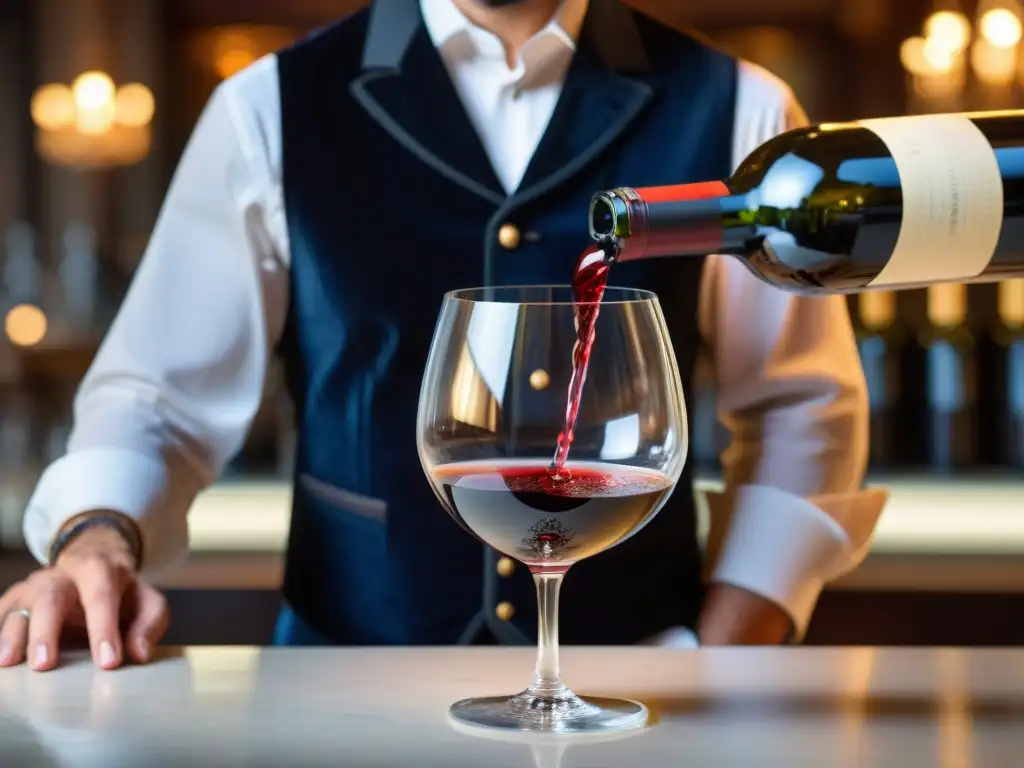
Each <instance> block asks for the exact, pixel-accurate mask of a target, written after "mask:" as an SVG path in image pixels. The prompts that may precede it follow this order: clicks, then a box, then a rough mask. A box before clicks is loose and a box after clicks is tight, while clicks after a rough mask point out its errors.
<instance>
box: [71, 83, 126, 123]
mask: <svg viewBox="0 0 1024 768" xmlns="http://www.w3.org/2000/svg"><path fill="white" fill-rule="evenodd" d="M71 93H72V95H73V96H74V100H75V108H76V110H75V128H77V129H78V130H79V131H80V132H81V133H84V134H91V135H97V134H101V133H106V132H107V131H109V130H110V128H111V127H112V126H113V125H114V99H115V94H116V89H115V87H114V81H113V80H111V78H110V75H108V74H106V73H105V72H84V73H82V74H81V75H79V76H78V77H76V78H75V82H74V83H72V84H71Z"/></svg>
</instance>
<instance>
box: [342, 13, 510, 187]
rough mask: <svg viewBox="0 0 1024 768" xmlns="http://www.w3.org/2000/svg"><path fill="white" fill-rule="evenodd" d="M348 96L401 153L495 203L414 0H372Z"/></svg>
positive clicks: (487, 172)
mask: <svg viewBox="0 0 1024 768" xmlns="http://www.w3.org/2000/svg"><path fill="white" fill-rule="evenodd" d="M371 13H372V16H371V18H370V26H369V30H368V31H367V39H366V45H365V49H364V54H363V72H362V74H361V75H360V76H359V77H358V78H356V79H355V81H353V83H352V86H351V88H352V94H353V96H354V97H355V99H356V101H357V102H359V103H360V104H361V105H362V107H363V108H364V109H365V110H366V112H367V113H368V114H369V116H370V117H371V118H372V119H373V120H374V121H376V122H377V124H378V125H380V127H381V128H383V129H384V130H385V131H387V132H388V133H389V134H391V136H392V137H393V138H394V139H395V140H396V141H397V142H398V143H399V144H401V145H402V146H404V147H405V148H406V149H407V150H409V151H410V152H412V153H413V154H414V155H416V156H417V157H419V158H420V160H422V161H423V162H424V163H426V164H427V165H429V166H430V167H431V168H433V169H434V170H435V171H437V172H438V173H440V174H441V175H442V176H445V177H446V178H448V179H449V180H450V181H452V182H454V183H455V184H458V185H459V186H460V187H462V188H464V189H466V190H468V191H470V192H472V193H474V194H476V195H479V196H480V197H482V198H484V199H486V200H488V201H490V202H492V203H494V204H495V205H501V204H502V203H503V202H505V197H506V196H505V193H504V191H503V190H502V188H501V184H500V182H499V181H498V178H497V176H496V175H495V173H494V168H493V167H492V166H491V163H490V160H489V159H488V158H487V153H486V152H485V151H484V148H483V145H482V144H481V142H480V138H479V136H477V133H476V130H475V129H474V128H473V124H472V123H471V122H470V120H469V117H468V115H467V114H466V111H465V108H464V107H463V105H462V101H461V99H460V98H459V95H458V93H457V92H456V90H455V86H454V85H453V84H452V81H451V78H450V77H449V75H448V70H447V69H446V68H445V66H444V62H443V61H442V60H441V56H440V54H439V53H438V52H437V50H436V49H435V48H434V45H433V43H432V41H431V40H430V35H429V34H428V32H427V29H426V27H425V26H424V24H423V20H422V17H421V16H420V11H419V5H418V3H416V2H415V0H376V3H375V4H374V6H373V8H372V12H371Z"/></svg>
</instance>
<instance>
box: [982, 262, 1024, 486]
mask: <svg viewBox="0 0 1024 768" xmlns="http://www.w3.org/2000/svg"><path fill="white" fill-rule="evenodd" d="M992 342H993V343H992V344H991V345H990V347H991V352H990V354H991V363H990V365H989V366H988V371H989V372H990V374H991V375H990V380H989V382H988V384H989V388H990V390H991V399H992V403H993V405H994V406H995V407H994V408H992V409H990V410H988V411H987V413H989V414H991V416H992V417H993V418H994V420H995V424H996V426H997V429H996V430H995V432H994V434H995V435H996V436H997V441H996V442H997V443H998V451H997V455H996V456H995V457H993V458H994V459H995V461H996V462H997V463H999V464H1001V465H1002V466H1004V467H1013V468H1015V469H1022V468H1024V280H1006V281H1004V282H1002V283H999V286H998V293H997V299H996V322H995V323H994V324H993V330H992Z"/></svg>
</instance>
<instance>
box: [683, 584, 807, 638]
mask: <svg viewBox="0 0 1024 768" xmlns="http://www.w3.org/2000/svg"><path fill="white" fill-rule="evenodd" d="M792 629H793V622H792V620H791V619H790V617H789V614H787V613H786V612H785V611H784V610H782V609H781V608H780V607H779V606H777V605H776V604H775V603H773V602H771V601H769V600H765V599H764V598H763V597H761V596H759V595H755V594H754V593H752V592H748V591H747V590H745V589H741V588H739V587H734V586H731V585H729V584H711V585H709V586H708V592H707V596H706V597H705V599H704V608H703V610H702V611H701V614H700V621H699V623H698V627H697V635H698V637H699V638H700V644H701V645H779V644H780V643H783V642H785V641H786V640H787V639H788V637H789V635H790V633H791V632H792Z"/></svg>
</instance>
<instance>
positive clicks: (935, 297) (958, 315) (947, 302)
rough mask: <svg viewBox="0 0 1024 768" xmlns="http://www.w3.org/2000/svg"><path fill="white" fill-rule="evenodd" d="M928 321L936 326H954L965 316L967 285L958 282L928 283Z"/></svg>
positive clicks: (961, 322) (961, 321)
mask: <svg viewBox="0 0 1024 768" xmlns="http://www.w3.org/2000/svg"><path fill="white" fill-rule="evenodd" d="M927 294H928V309H927V313H928V321H929V322H930V323H931V324H932V325H933V326H935V327H936V328H954V327H956V326H958V325H961V324H963V321H964V318H966V317H967V286H966V285H961V284H959V283H943V284H940V285H930V286H928V288H927Z"/></svg>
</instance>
